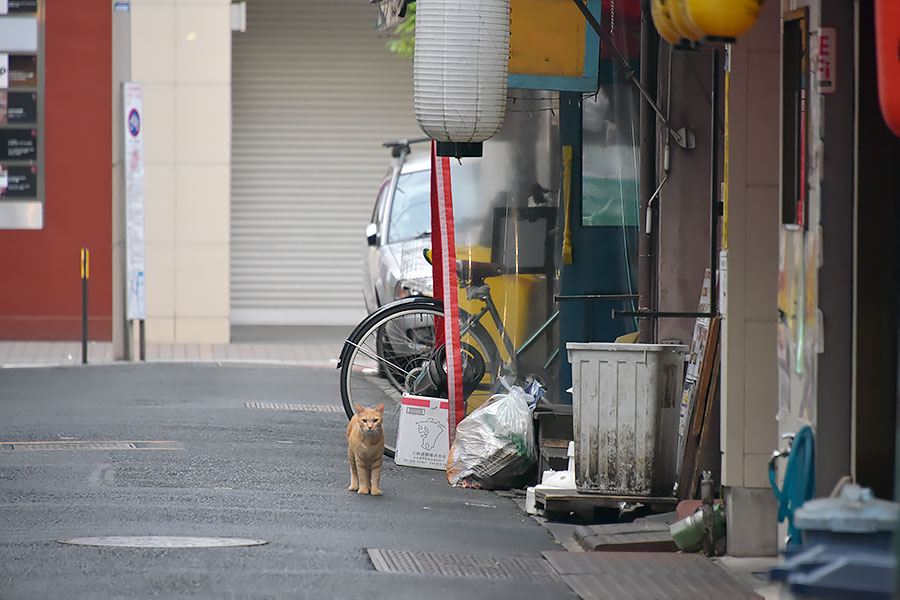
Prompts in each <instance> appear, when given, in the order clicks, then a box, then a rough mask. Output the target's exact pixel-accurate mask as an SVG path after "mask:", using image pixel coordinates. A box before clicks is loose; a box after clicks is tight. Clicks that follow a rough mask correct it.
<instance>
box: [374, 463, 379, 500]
mask: <svg viewBox="0 0 900 600" xmlns="http://www.w3.org/2000/svg"><path fill="white" fill-rule="evenodd" d="M380 482H381V462H379V463H378V464H377V465H375V466H374V467H372V495H373V496H380V495H381V489H380V488H379V487H378V484H379V483H380Z"/></svg>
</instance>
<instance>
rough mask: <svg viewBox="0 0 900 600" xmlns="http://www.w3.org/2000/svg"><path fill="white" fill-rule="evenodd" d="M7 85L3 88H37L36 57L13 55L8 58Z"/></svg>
mask: <svg viewBox="0 0 900 600" xmlns="http://www.w3.org/2000/svg"><path fill="white" fill-rule="evenodd" d="M8 60H9V65H8V71H9V83H8V85H7V86H5V87H9V88H21V87H37V57H36V56H34V55H26V54H15V55H12V56H9V59H8ZM0 87H3V86H0Z"/></svg>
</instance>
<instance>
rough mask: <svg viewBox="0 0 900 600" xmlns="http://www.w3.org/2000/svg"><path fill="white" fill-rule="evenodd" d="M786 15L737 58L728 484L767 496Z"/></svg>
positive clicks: (726, 356) (772, 15) (763, 21)
mask: <svg viewBox="0 0 900 600" xmlns="http://www.w3.org/2000/svg"><path fill="white" fill-rule="evenodd" d="M779 11H780V6H779V5H778V3H776V2H766V3H765V4H764V5H763V12H762V14H761V15H760V18H759V20H758V21H757V23H756V25H754V27H753V29H752V30H751V31H750V32H749V33H748V34H747V35H746V36H744V37H742V38H741V39H740V40H739V41H738V43H737V44H735V45H734V47H733V53H732V78H731V94H730V97H731V105H730V109H731V112H730V122H731V123H730V124H731V127H730V139H731V151H730V183H729V205H728V274H727V277H728V302H727V307H726V308H725V310H726V311H727V312H726V316H725V320H724V323H723V354H722V360H723V371H722V450H723V458H722V483H723V484H724V485H726V486H731V487H750V488H766V487H768V486H769V483H768V479H767V462H768V459H769V456H770V455H771V453H772V450H773V449H774V448H775V446H776V445H777V443H778V439H777V437H778V436H777V426H776V421H775V414H776V411H777V408H778V404H777V399H778V373H777V364H776V331H777V329H776V327H777V316H778V315H777V308H778V307H777V294H778V288H777V284H778V233H779V224H780V217H779V198H778V189H779V188H778V182H779V171H780V166H779V156H780V150H779V147H780V142H779V125H778V124H779V110H780V98H779V94H778V90H779V89H780V75H779V73H780V69H781V67H780V60H781V59H780V51H781V46H780V38H781V34H780V24H779V17H780V14H779ZM773 527H774V523H773Z"/></svg>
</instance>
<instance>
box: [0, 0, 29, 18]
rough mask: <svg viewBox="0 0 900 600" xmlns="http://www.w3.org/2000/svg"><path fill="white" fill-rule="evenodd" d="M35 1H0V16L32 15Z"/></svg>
mask: <svg viewBox="0 0 900 600" xmlns="http://www.w3.org/2000/svg"><path fill="white" fill-rule="evenodd" d="M36 12H37V0H0V15H6V14H9V15H16V14H33V13H36Z"/></svg>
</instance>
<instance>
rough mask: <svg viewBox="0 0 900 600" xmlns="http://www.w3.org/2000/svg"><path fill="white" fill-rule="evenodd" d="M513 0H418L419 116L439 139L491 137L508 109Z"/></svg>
mask: <svg viewBox="0 0 900 600" xmlns="http://www.w3.org/2000/svg"><path fill="white" fill-rule="evenodd" d="M508 71H509V0H418V2H416V46H415V57H414V64H413V88H414V92H415V109H416V120H418V122H419V127H421V128H422V131H424V132H425V133H427V134H428V136H429V137H431V138H432V139H435V140H437V141H439V142H462V143H477V142H483V141H484V140H486V139H488V138H490V137H491V136H493V135H494V134H495V133H497V131H498V130H499V129H500V126H501V125H502V124H503V116H504V114H505V112H506V83H507V73H508Z"/></svg>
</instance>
